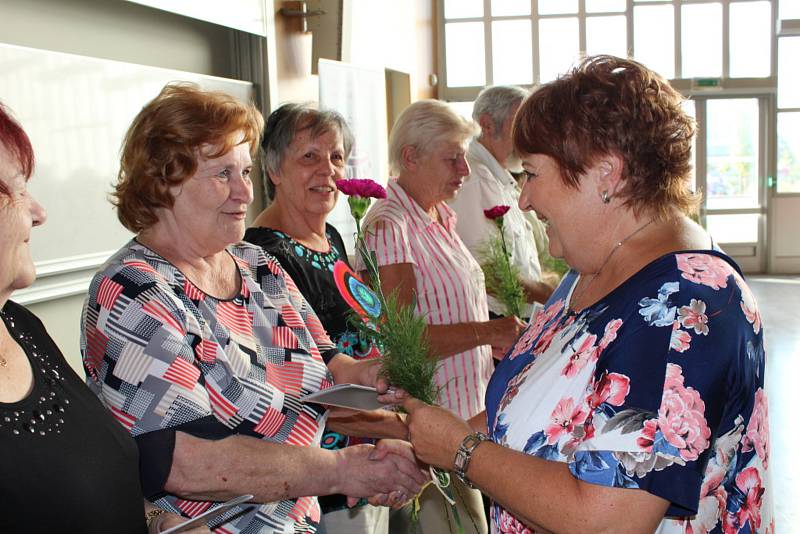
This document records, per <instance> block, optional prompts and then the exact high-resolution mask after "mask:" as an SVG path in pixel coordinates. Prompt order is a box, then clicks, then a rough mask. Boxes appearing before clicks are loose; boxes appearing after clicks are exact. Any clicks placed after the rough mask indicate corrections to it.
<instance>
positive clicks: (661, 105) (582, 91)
mask: <svg viewBox="0 0 800 534" xmlns="http://www.w3.org/2000/svg"><path fill="white" fill-rule="evenodd" d="M682 103H683V97H682V96H681V95H680V93H678V92H677V91H676V90H675V89H673V88H672V87H671V86H670V85H669V82H667V81H666V80H665V79H664V78H662V77H661V76H659V75H658V74H656V73H655V72H653V71H651V70H649V69H648V68H647V67H645V66H644V65H642V64H641V63H637V62H636V61H633V60H628V59H621V58H617V57H613V56H593V57H588V58H586V59H584V60H583V61H582V62H581V63H580V64H579V65H578V66H577V67H576V68H574V69H573V70H572V71H571V72H569V73H568V74H566V75H565V76H562V77H561V78H559V79H557V80H555V81H553V82H550V83H547V84H545V85H543V86H542V87H540V88H539V89H537V90H536V91H534V93H533V94H532V95H531V96H530V97H528V98H527V99H526V100H525V102H524V103H523V104H522V107H521V108H520V110H519V111H518V112H517V115H516V117H515V119H514V133H513V137H514V147H515V148H516V149H517V151H519V152H521V153H527V154H544V155H546V156H550V157H551V158H553V159H554V160H556V162H557V163H558V165H559V167H560V170H561V178H562V180H563V182H564V183H565V184H567V185H569V186H572V187H578V185H579V183H580V177H581V175H582V174H583V173H584V172H586V169H587V168H588V167H590V166H591V165H592V163H593V161H594V160H595V158H596V157H598V156H600V155H602V154H608V153H615V154H618V155H619V156H620V157H621V158H622V160H623V161H624V169H623V177H624V178H625V185H624V187H623V189H622V191H621V192H620V193H619V195H620V197H621V198H622V199H624V201H625V204H627V205H628V206H629V207H631V208H632V209H634V210H635V211H641V210H644V209H651V210H653V211H655V212H656V213H657V214H658V215H660V216H667V215H668V214H669V212H670V209H671V208H677V209H679V210H681V211H683V212H685V213H692V212H694V211H695V210H696V206H697V202H698V200H699V196H698V195H696V194H694V193H693V192H692V191H691V190H690V188H689V174H690V172H691V164H692V161H691V152H692V138H693V137H694V132H695V125H694V120H693V119H692V118H691V117H689V116H688V115H687V114H686V113H685V112H684V111H683V109H682V107H681V104H682Z"/></svg>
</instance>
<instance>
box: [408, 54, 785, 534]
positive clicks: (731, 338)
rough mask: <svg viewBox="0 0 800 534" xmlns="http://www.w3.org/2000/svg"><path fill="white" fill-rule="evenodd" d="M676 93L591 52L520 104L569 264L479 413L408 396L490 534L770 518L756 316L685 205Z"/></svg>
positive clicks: (733, 272) (635, 68) (418, 444)
mask: <svg viewBox="0 0 800 534" xmlns="http://www.w3.org/2000/svg"><path fill="white" fill-rule="evenodd" d="M681 103H682V98H681V96H680V95H679V94H678V93H677V92H676V91H675V90H674V89H673V88H672V87H670V85H669V84H668V83H667V82H666V81H665V80H664V79H663V78H661V77H660V76H658V75H657V74H656V73H654V72H652V71H650V70H648V69H647V68H645V67H644V66H642V65H641V64H639V63H636V62H634V61H629V60H624V59H619V58H615V57H610V56H597V57H590V58H587V59H586V60H584V61H583V62H582V63H581V64H580V65H579V66H578V67H577V68H575V70H573V71H572V72H570V73H569V74H567V75H566V76H564V77H562V78H560V79H558V80H556V81H554V82H552V83H549V84H547V85H545V86H543V87H542V88H541V89H539V90H537V91H536V92H535V93H534V94H533V95H532V96H531V97H529V98H528V99H527V100H526V101H525V102H524V104H523V105H522V108H521V109H520V112H519V114H518V115H517V117H516V119H515V125H514V144H515V146H516V149H517V150H518V151H519V153H520V154H521V156H522V159H523V162H524V168H525V172H526V173H527V182H526V184H525V187H524V189H523V192H522V195H521V197H520V207H522V208H524V209H533V210H535V211H536V213H538V214H539V216H540V217H541V218H543V219H544V220H545V221H547V224H548V235H549V237H550V249H551V252H552V253H553V255H554V256H561V257H563V258H565V259H566V261H567V262H568V263H569V265H570V266H571V267H572V269H573V270H572V271H571V272H570V273H569V274H568V275H567V276H566V277H565V279H564V280H563V282H562V283H561V285H560V286H559V287H558V288H557V289H556V291H555V293H554V294H553V296H552V297H551V299H550V300H549V302H548V304H547V305H546V308H545V310H544V311H542V312H540V313H539V314H538V315H537V316H536V317H535V319H534V321H533V324H531V325H530V326H529V327H528V329H527V330H526V331H525V332H524V333H523V334H522V336H521V337H520V338H519V340H517V342H516V344H515V346H514V347H513V349H512V350H511V351H510V353H509V354H508V355H507V356H506V357H505V359H504V360H502V362H501V363H500V365H498V367H497V370H496V372H495V374H494V376H493V377H492V381H491V383H490V384H489V390H488V392H487V395H486V409H487V413H486V415H487V417H486V418H485V419H484V420H483V422H482V424H481V425H480V426H479V425H476V424H473V425H472V427H470V426H469V425H468V424H467V423H466V422H464V421H461V420H459V419H457V418H455V417H453V416H452V415H451V414H449V413H447V412H444V411H442V410H439V409H437V408H434V407H430V406H427V405H424V404H422V403H421V402H419V401H417V400H416V399H411V400H409V401H408V402H407V403H406V408H407V409H408V410H409V412H411V413H410V415H409V426H410V433H411V438H412V441H413V444H414V446H415V449H416V451H417V454H418V455H419V456H420V457H421V458H422V459H424V460H425V461H428V462H430V463H432V464H434V465H437V466H440V467H446V468H453V469H455V470H456V472H457V473H459V474H460V476H462V477H464V479H468V480H469V481H470V482H471V483H472V484H474V485H475V486H477V487H478V488H480V489H481V490H482V491H483V492H484V493H486V494H488V495H489V496H491V498H492V499H493V500H494V505H493V509H492V527H493V531H494V532H514V533H524V532H534V531H535V532H653V531H658V532H659V533H667V532H670V533H672V532H675V533H677V532H681V533H683V532H723V531H724V532H740V531H747V532H772V531H773V530H774V522H773V519H772V508H771V502H770V498H769V494H770V492H769V488H768V484H769V477H768V472H767V466H768V451H769V432H768V421H767V399H766V395H765V393H764V344H763V329H762V324H761V319H760V315H759V312H758V308H757V306H756V303H755V301H754V300H753V296H752V294H751V292H750V290H749V288H748V287H747V284H746V283H745V281H744V279H743V277H742V275H741V272H740V271H739V268H738V267H737V266H736V264H735V263H733V261H732V260H731V259H730V258H729V257H727V256H726V255H724V254H723V253H721V252H719V251H718V250H715V247H714V245H713V243H712V240H711V238H710V237H709V236H708V234H706V233H705V231H703V229H702V228H700V227H699V226H697V225H696V224H695V223H693V222H692V221H691V219H690V218H689V217H688V216H687V214H688V213H689V212H690V211H691V210H692V209H693V208H694V205H695V198H694V195H693V193H692V192H691V191H690V190H689V181H688V174H689V170H690V163H691V157H690V156H691V145H692V137H693V134H694V125H693V121H692V120H691V119H690V118H689V117H688V116H687V115H686V114H685V113H684V112H683V110H682V108H681ZM487 423H488V428H487ZM476 430H480V431H481V432H487V430H488V437H487V436H486V435H484V434H481V433H478V432H476ZM501 468H502V471H501V472H500V471H499V469H501Z"/></svg>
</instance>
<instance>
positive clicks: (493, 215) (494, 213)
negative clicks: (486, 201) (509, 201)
mask: <svg viewBox="0 0 800 534" xmlns="http://www.w3.org/2000/svg"><path fill="white" fill-rule="evenodd" d="M510 209H511V206H495V207H493V208H491V209H488V210H483V214H484V215H486V218H487V219H490V220H492V221H494V220H496V219H499V218H500V217H502V216H503V215H505V214H506V213H508V210H510Z"/></svg>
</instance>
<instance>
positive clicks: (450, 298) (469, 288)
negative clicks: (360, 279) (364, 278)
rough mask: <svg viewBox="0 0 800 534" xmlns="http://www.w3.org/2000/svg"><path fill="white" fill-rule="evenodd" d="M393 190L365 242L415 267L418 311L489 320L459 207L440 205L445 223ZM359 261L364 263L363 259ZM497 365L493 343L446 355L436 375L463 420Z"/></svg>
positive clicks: (371, 216) (444, 401) (444, 399)
mask: <svg viewBox="0 0 800 534" xmlns="http://www.w3.org/2000/svg"><path fill="white" fill-rule="evenodd" d="M387 195H388V196H387V198H385V199H382V200H378V201H377V202H376V203H375V204H373V205H372V207H371V208H370V210H369V212H368V213H367V216H366V217H365V219H364V237H365V241H366V244H367V248H368V249H369V250H372V251H374V252H375V255H376V257H377V261H378V265H379V266H381V267H382V266H384V265H394V264H399V263H410V264H411V265H412V266H413V268H414V278H415V279H416V283H417V285H416V305H417V309H416V312H417V314H419V315H421V316H422V317H425V319H426V320H427V321H428V324H431V325H441V324H458V323H464V322H471V321H486V320H488V319H489V314H488V312H487V308H486V287H485V285H484V279H483V272H482V271H481V268H480V266H479V265H478V264H477V262H476V261H475V259H474V258H473V257H472V255H471V254H470V252H469V251H468V250H467V248H466V247H465V246H464V244H463V243H462V242H461V239H459V237H458V234H457V233H456V232H455V214H454V213H453V211H452V210H451V209H450V208H448V207H447V205H446V204H444V203H441V204H438V205H437V207H436V209H437V210H438V211H439V216H440V217H441V219H442V223H441V224H439V223H438V222H436V221H435V220H433V219H432V218H431V217H430V215H428V214H427V213H426V212H425V210H423V209H422V208H421V207H420V206H419V204H417V203H416V201H415V200H414V199H413V198H411V197H410V196H409V195H408V193H406V192H405V190H404V189H403V188H402V187H400V185H399V184H398V183H397V182H396V181H394V180H390V181H389V186H388V187H387ZM378 222H381V223H382V224H381V225H380V226H381V227H380V229H376V228H375V225H376V223H378ZM356 265H357V268H358V269H362V268H363V265H361V262H360V258H359V259H358V260H357V262H356ZM493 370H494V365H493V363H492V352H491V347H490V346H489V345H481V346H478V347H473V348H471V349H469V350H467V351H464V352H459V353H457V354H453V355H452V356H448V357H447V358H442V359H441V360H439V366H438V368H437V370H436V378H435V379H436V385H437V386H439V388H440V390H439V404H440V405H441V406H444V407H445V408H447V409H449V410H452V411H453V412H455V413H456V414H458V415H459V416H460V417H461V418H463V419H469V418H470V417H472V416H474V415H477V414H478V413H479V412H481V411H482V410H483V406H484V404H483V403H484V395H485V394H486V386H487V385H488V383H489V379H490V378H491V376H492V371H493Z"/></svg>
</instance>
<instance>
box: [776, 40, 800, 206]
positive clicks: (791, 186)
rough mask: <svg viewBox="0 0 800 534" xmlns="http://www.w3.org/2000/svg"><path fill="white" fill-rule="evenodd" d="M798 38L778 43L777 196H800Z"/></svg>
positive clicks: (799, 46)
mask: <svg viewBox="0 0 800 534" xmlns="http://www.w3.org/2000/svg"><path fill="white" fill-rule="evenodd" d="M798 55H800V35H794V36H787V37H781V38H780V39H778V145H777V149H778V164H777V167H776V171H777V182H778V183H777V191H778V193H800V73H798V71H797V66H796V63H797V57H798Z"/></svg>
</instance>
